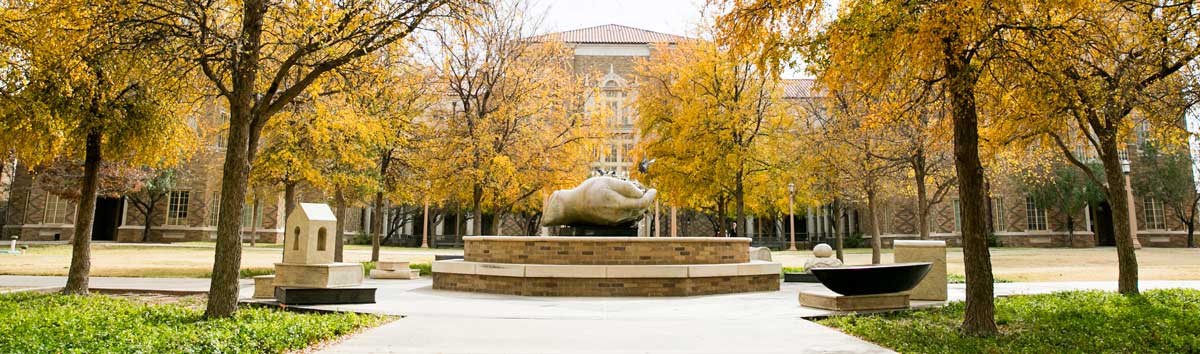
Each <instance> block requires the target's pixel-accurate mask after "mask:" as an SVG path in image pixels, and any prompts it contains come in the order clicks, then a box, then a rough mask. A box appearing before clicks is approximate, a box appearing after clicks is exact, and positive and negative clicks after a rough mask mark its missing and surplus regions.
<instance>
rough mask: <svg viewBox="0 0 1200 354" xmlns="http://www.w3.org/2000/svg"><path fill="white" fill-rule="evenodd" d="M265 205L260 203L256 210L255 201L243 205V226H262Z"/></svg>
mask: <svg viewBox="0 0 1200 354" xmlns="http://www.w3.org/2000/svg"><path fill="white" fill-rule="evenodd" d="M262 215H263V205H262V203H259V204H258V209H257V210H255V208H254V203H247V204H246V205H245V206H242V227H262V223H263V221H262Z"/></svg>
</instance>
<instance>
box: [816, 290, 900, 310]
mask: <svg viewBox="0 0 1200 354" xmlns="http://www.w3.org/2000/svg"><path fill="white" fill-rule="evenodd" d="M799 300H800V306H807V307H812V308H818V309H825V310H832V311H877V310H895V309H905V308H908V294H907V293H891V294H878V295H855V296H846V295H841V294H836V293H834V292H832V291H828V290H825V291H801V292H800V299H799Z"/></svg>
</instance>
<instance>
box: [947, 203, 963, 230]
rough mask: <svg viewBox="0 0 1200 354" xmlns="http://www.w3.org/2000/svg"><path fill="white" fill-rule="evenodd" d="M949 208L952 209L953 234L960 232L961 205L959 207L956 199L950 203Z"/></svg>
mask: <svg viewBox="0 0 1200 354" xmlns="http://www.w3.org/2000/svg"><path fill="white" fill-rule="evenodd" d="M950 206H952V207H954V232H962V205H959V203H958V199H954V200H951V201H950Z"/></svg>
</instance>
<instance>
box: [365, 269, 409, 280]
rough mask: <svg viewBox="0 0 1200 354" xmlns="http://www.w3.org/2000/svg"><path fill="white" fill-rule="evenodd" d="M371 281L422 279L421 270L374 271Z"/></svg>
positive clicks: (372, 271)
mask: <svg viewBox="0 0 1200 354" xmlns="http://www.w3.org/2000/svg"><path fill="white" fill-rule="evenodd" d="M370 277H371V279H417V278H420V277H421V270H419V269H407V270H383V269H372V270H371V274H370Z"/></svg>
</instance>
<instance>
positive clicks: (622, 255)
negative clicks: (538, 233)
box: [433, 176, 781, 296]
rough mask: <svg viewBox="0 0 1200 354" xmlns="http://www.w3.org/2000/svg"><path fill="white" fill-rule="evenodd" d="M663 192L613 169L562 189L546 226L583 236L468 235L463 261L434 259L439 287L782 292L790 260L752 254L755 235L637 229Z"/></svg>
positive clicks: (576, 292)
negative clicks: (658, 234)
mask: <svg viewBox="0 0 1200 354" xmlns="http://www.w3.org/2000/svg"><path fill="white" fill-rule="evenodd" d="M656 194H657V192H656V191H655V190H654V189H644V188H642V187H641V186H639V185H638V184H636V183H634V182H630V181H626V180H622V179H618V178H613V177H607V176H600V177H593V178H589V179H588V180H586V181H584V182H583V183H581V184H580V185H579V186H578V187H575V188H572V189H569V190H560V191H556V192H554V194H552V195H551V197H550V198H549V199H548V200H547V202H546V205H545V207H544V208H543V210H544V216H543V222H542V225H543V226H548V227H563V229H564V230H565V231H566V232H560V233H559V234H560V235H561V234H564V233H565V234H568V235H580V236H543V237H534V236H468V237H464V238H463V243H464V251H463V254H464V258H463V259H457V260H440V261H435V262H434V263H433V288H434V289H440V290H457V291H470V292H485V293H497V294H511V295H526V296H688V295H704V294H722V293H737V292H751V291H775V290H779V272H780V270H781V266H780V264H779V263H775V262H770V261H758V260H751V259H750V254H749V249H750V239H749V238H739V237H671V238H654V237H628V235H636V234H637V229H636V228H634V227H632V225H634V224H635V223H636V222H637V221H638V220H640V219H641V218H642V217H643V215H645V212H646V209H647V208H649V207H650V206H651V205H653V203H654V197H655V196H656ZM630 229H632V233H630V232H628V230H630ZM614 230H617V231H614ZM606 231H612V232H618V231H620V232H619V233H620V234H619V235H615V236H612V235H604V234H603V232H606Z"/></svg>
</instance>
